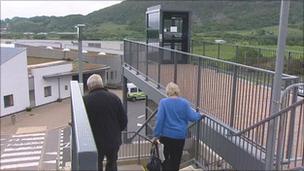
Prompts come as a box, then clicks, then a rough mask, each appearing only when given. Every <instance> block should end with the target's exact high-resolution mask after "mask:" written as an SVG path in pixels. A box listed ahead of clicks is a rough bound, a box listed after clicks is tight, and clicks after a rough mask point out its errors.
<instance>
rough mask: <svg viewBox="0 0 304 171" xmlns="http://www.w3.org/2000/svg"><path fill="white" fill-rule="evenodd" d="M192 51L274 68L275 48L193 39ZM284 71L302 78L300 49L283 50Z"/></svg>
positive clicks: (303, 59)
mask: <svg viewBox="0 0 304 171" xmlns="http://www.w3.org/2000/svg"><path fill="white" fill-rule="evenodd" d="M192 48H193V49H192V52H193V53H196V54H200V55H204V56H205V55H206V56H209V57H213V58H217V59H225V60H229V61H232V62H237V63H241V64H245V65H250V66H255V67H259V68H264V69H269V70H274V66H275V59H276V49H274V48H273V49H272V48H262V47H255V46H245V45H235V44H229V43H224V44H220V43H215V42H207V41H193V42H192ZM284 57H285V61H286V62H285V66H284V72H285V73H288V74H292V75H298V76H302V77H303V79H304V70H303V67H304V53H303V52H301V51H294V50H286V51H285V55H284Z"/></svg>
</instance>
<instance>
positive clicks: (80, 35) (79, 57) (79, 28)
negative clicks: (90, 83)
mask: <svg viewBox="0 0 304 171" xmlns="http://www.w3.org/2000/svg"><path fill="white" fill-rule="evenodd" d="M84 27H85V25H84V24H77V25H76V26H75V28H77V36H78V78H79V83H80V84H82V83H83V77H82V76H83V75H82V57H83V56H82V53H83V52H82V29H83V28H84Z"/></svg>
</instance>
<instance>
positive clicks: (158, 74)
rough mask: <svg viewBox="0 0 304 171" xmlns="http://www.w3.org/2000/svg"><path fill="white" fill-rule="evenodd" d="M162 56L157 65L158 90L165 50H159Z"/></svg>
mask: <svg viewBox="0 0 304 171" xmlns="http://www.w3.org/2000/svg"><path fill="white" fill-rule="evenodd" d="M159 51H160V54H159V56H158V64H157V88H158V89H159V88H160V67H161V59H163V50H162V49H159Z"/></svg>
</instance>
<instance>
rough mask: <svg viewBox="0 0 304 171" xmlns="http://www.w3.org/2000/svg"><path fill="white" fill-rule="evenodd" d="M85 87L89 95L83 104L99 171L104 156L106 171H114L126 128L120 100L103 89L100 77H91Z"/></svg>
mask: <svg viewBox="0 0 304 171" xmlns="http://www.w3.org/2000/svg"><path fill="white" fill-rule="evenodd" d="M87 86H88V89H89V94H88V95H86V96H85V97H84V102H85V106H86V110H87V113H88V117H89V120H90V124H91V128H92V131H93V135H94V139H95V143H96V146H97V149H98V158H99V159H98V160H99V163H98V167H99V170H102V169H103V165H102V162H103V159H104V156H106V158H107V164H106V171H116V170H117V158H118V157H117V153H118V150H119V146H120V145H121V131H123V130H124V129H125V128H126V126H127V122H128V119H127V115H126V113H125V111H124V109H123V106H122V103H121V101H120V99H119V98H118V97H117V96H116V95H115V94H113V93H111V92H109V91H108V90H107V89H106V88H104V86H103V82H102V78H101V77H100V75H97V74H93V75H91V76H90V77H89V78H88V81H87Z"/></svg>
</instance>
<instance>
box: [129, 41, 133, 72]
mask: <svg viewBox="0 0 304 171" xmlns="http://www.w3.org/2000/svg"><path fill="white" fill-rule="evenodd" d="M132 45H133V42H132V43H131V42H130V43H129V69H130V70H131V69H132V62H133V54H132V52H133V51H132Z"/></svg>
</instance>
